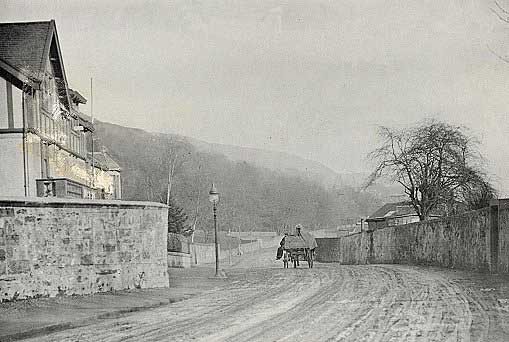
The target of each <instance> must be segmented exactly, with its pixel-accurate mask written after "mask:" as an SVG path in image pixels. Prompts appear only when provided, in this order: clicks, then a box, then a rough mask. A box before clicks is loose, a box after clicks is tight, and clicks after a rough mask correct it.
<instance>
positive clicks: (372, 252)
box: [316, 208, 509, 271]
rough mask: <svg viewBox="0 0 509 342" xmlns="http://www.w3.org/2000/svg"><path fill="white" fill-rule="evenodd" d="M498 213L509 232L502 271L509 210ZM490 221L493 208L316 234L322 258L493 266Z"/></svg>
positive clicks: (475, 267)
mask: <svg viewBox="0 0 509 342" xmlns="http://www.w3.org/2000/svg"><path fill="white" fill-rule="evenodd" d="M500 216H501V219H500V220H501V221H504V222H507V225H506V226H507V229H506V230H505V231H507V236H506V235H504V239H505V240H504V241H507V243H506V242H503V241H502V239H501V240H500V242H499V243H500V246H501V247H500V252H499V270H501V269H504V267H505V265H501V261H500V260H501V259H504V260H507V259H508V258H507V257H509V209H508V210H506V211H501V214H500ZM490 224H491V220H490V208H486V209H481V210H477V211H471V212H468V213H464V214H462V215H458V216H451V217H446V218H443V219H438V220H430V221H425V222H417V223H410V224H406V225H401V226H393V227H386V228H382V229H378V230H374V231H365V232H362V233H358V234H353V235H349V236H345V237H340V238H333V239H327V238H317V239H316V240H317V243H318V254H317V255H318V261H323V262H341V263H344V264H365V263H396V264H419V265H434V266H441V267H451V268H461V269H469V270H476V271H489V270H490V264H489V263H490V261H489V258H490V241H489V230H490ZM500 235H501V236H502V235H503V234H500ZM505 249H508V251H507V252H506V250H505ZM502 250H503V251H502Z"/></svg>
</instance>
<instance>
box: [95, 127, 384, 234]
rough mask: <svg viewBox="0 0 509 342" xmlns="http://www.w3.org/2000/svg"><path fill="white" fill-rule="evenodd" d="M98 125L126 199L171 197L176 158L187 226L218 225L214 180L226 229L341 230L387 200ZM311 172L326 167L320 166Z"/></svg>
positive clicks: (176, 190)
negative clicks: (214, 214)
mask: <svg viewBox="0 0 509 342" xmlns="http://www.w3.org/2000/svg"><path fill="white" fill-rule="evenodd" d="M96 128H97V130H96V134H97V136H98V138H99V140H100V144H103V145H105V146H106V148H107V149H108V151H109V153H110V154H111V155H112V156H113V157H114V158H115V159H116V160H117V161H118V162H119V164H120V166H121V167H122V169H123V171H122V178H123V182H122V186H123V198H124V199H127V200H149V201H158V202H165V200H166V193H167V190H166V189H167V179H168V170H169V165H170V161H172V160H174V159H175V156H177V162H176V167H175V173H174V176H173V178H172V192H171V194H172V197H173V198H174V199H175V201H176V202H177V204H178V205H179V206H181V207H183V208H184V210H185V212H186V213H187V214H188V216H189V223H190V224H191V223H192V222H193V221H194V220H196V221H197V226H198V228H201V229H203V230H207V229H209V228H207V227H211V226H212V224H211V216H212V215H211V212H210V211H211V208H210V204H209V203H208V190H209V188H210V184H211V183H212V182H214V183H215V184H216V186H217V188H218V190H219V192H220V193H221V202H220V204H219V220H220V221H219V223H220V227H221V229H223V230H228V229H231V230H235V231H236V230H238V229H239V227H240V229H241V230H243V231H245V230H265V231H273V230H279V231H281V230H285V229H286V228H285V227H293V226H294V225H295V224H296V223H302V224H304V225H305V226H307V227H309V228H311V229H318V228H325V227H335V226H337V225H339V224H343V223H345V222H351V221H352V220H355V219H356V218H358V217H359V216H365V215H367V214H369V213H370V212H372V211H373V210H374V209H376V208H377V207H378V206H379V205H380V204H381V202H380V201H379V200H378V199H377V198H376V197H375V196H373V195H372V194H370V193H367V192H364V193H362V192H359V191H357V190H356V189H355V188H353V187H349V186H344V185H338V184H336V185H335V186H332V187H330V188H326V187H325V186H324V184H323V183H320V182H319V180H318V179H315V180H313V179H310V178H309V177H301V176H300V175H299V173H300V172H301V171H299V172H293V171H292V170H288V168H284V166H282V170H278V169H276V166H275V165H274V164H271V165H264V166H265V167H261V166H259V165H256V164H255V162H254V161H253V162H247V161H241V160H232V159H233V158H231V155H230V156H226V155H225V154H222V153H219V152H218V151H212V150H210V149H209V150H205V149H203V148H202V149H199V148H197V147H196V146H194V145H193V144H191V143H190V142H189V139H188V138H185V137H182V136H178V135H167V134H154V133H148V132H145V131H143V130H140V129H135V128H126V127H122V126H119V125H114V124H109V123H102V122H97V123H96ZM269 155H270V153H269ZM255 159H257V160H261V159H262V158H259V157H256V158H255ZM283 159H284V158H283ZM305 163H311V162H310V161H305ZM287 165H288V164H287ZM268 166H271V167H268ZM313 169H314V170H324V169H322V167H321V166H320V165H318V166H313ZM325 170H326V168H325Z"/></svg>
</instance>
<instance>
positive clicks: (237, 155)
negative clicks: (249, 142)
mask: <svg viewBox="0 0 509 342" xmlns="http://www.w3.org/2000/svg"><path fill="white" fill-rule="evenodd" d="M186 140H187V141H188V142H189V143H191V144H192V145H193V146H195V147H196V149H197V150H198V151H203V152H209V153H219V154H222V155H224V156H226V157H227V158H228V159H230V160H233V161H246V162H248V163H250V164H253V165H255V166H258V167H263V168H267V169H270V170H273V171H279V172H282V173H285V174H288V175H292V176H297V177H302V178H305V179H309V180H311V181H314V182H317V183H319V184H322V185H323V186H325V187H326V188H330V187H333V186H335V185H339V183H338V182H340V180H341V175H339V174H338V173H337V172H335V171H333V170H331V169H330V168H328V167H326V166H325V165H323V164H320V163H318V162H315V161H311V160H307V159H304V158H301V157H298V156H295V155H292V154H288V153H283V152H276V151H269V150H262V149H258V148H250V147H240V146H233V145H223V144H214V143H207V142H204V141H201V140H198V139H194V138H186ZM341 184H342V185H347V184H346V183H341Z"/></svg>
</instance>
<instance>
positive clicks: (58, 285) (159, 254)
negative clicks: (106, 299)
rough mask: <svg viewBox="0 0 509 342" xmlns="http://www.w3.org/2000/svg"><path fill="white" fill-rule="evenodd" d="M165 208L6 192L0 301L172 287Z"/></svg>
mask: <svg viewBox="0 0 509 342" xmlns="http://www.w3.org/2000/svg"><path fill="white" fill-rule="evenodd" d="M166 217H167V207H166V206H164V205H161V204H157V203H149V202H124V201H99V200H69V199H65V200H64V199H54V198H21V199H20V198H17V199H16V198H0V301H8V300H14V299H22V298H29V297H38V296H56V295H72V294H79V295H81V294H90V293H95V292H105V291H111V290H119V289H129V288H146V287H165V286H168V273H167V254H166V244H167V240H166V239H167V227H166Z"/></svg>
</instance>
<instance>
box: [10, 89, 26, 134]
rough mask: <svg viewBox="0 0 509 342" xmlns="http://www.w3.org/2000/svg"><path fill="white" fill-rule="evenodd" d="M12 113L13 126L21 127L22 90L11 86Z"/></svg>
mask: <svg viewBox="0 0 509 342" xmlns="http://www.w3.org/2000/svg"><path fill="white" fill-rule="evenodd" d="M12 115H13V119H14V128H22V127H23V92H22V91H21V89H18V88H16V87H15V86H12Z"/></svg>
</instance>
